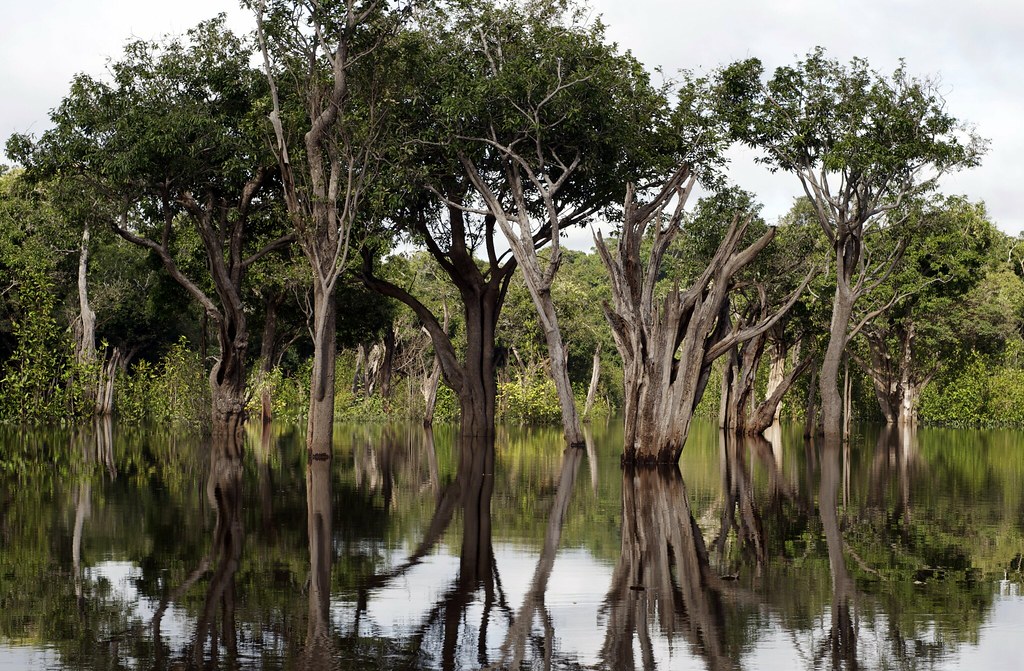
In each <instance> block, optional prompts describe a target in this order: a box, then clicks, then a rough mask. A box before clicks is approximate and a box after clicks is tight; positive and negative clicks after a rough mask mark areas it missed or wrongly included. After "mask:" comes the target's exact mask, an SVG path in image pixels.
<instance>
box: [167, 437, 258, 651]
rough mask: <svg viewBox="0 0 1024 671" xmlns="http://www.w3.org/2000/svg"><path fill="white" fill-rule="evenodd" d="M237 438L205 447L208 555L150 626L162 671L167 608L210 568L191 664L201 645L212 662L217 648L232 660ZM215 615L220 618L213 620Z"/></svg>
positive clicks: (238, 527) (240, 534)
mask: <svg viewBox="0 0 1024 671" xmlns="http://www.w3.org/2000/svg"><path fill="white" fill-rule="evenodd" d="M240 440H241V437H240V436H235V435H232V434H227V435H220V436H218V437H217V438H216V439H215V440H214V444H213V445H212V446H211V447H210V467H209V472H208V476H207V481H206V495H207V498H208V499H209V501H210V503H211V505H212V506H213V508H214V511H215V514H216V519H215V522H214V527H213V534H212V540H211V543H210V550H209V552H208V554H207V555H206V556H205V557H204V558H203V559H202V560H201V561H200V562H199V565H198V566H197V567H196V568H195V570H193V571H192V573H191V574H189V576H188V577H187V578H186V579H185V580H184V581H183V582H182V583H181V584H180V585H178V587H177V588H176V589H175V590H174V591H173V592H171V593H170V594H167V595H165V596H164V597H163V598H162V599H161V600H160V603H159V606H158V607H157V609H156V612H155V613H154V615H153V618H152V620H151V622H150V627H151V630H152V633H153V643H154V662H155V664H154V666H155V667H156V668H163V666H164V664H163V657H164V654H165V646H164V643H163V641H162V635H161V624H162V621H163V617H164V614H165V613H166V611H167V608H168V606H169V605H170V604H171V603H174V602H178V601H180V600H181V599H182V598H183V597H184V595H185V594H186V593H187V592H188V590H189V589H190V588H191V587H192V586H193V585H194V584H195V583H196V582H198V581H199V580H200V579H201V578H202V577H203V576H204V575H205V574H206V573H207V572H208V571H210V569H211V567H212V569H213V573H212V574H211V575H210V580H209V583H208V584H207V588H206V595H205V597H204V600H203V607H202V610H201V611H200V613H199V616H198V618H197V620H196V627H195V636H194V638H193V641H192V649H191V657H192V663H193V664H195V665H201V664H202V663H203V661H204V659H205V654H206V649H207V642H209V655H210V658H211V660H212V661H213V662H216V660H217V658H218V657H219V654H220V648H221V646H223V647H224V649H225V650H226V652H227V654H228V656H229V658H231V659H235V658H237V656H238V635H237V628H236V623H235V605H236V599H235V573H237V571H238V567H239V562H240V560H241V556H242V545H243V542H244V540H245V532H244V529H243V525H242V461H241V456H240V455H241V453H242V449H241V446H240V445H239V444H238V441H240ZM218 610H219V611H220V617H219V621H218Z"/></svg>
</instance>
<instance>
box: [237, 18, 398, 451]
mask: <svg viewBox="0 0 1024 671" xmlns="http://www.w3.org/2000/svg"><path fill="white" fill-rule="evenodd" d="M246 4H248V5H249V6H250V7H251V8H252V9H253V10H254V11H255V14H256V24H257V33H258V35H259V41H260V47H261V50H262V54H263V64H264V71H265V75H266V79H267V81H268V83H269V85H270V94H271V100H272V111H271V113H270V123H271V126H272V128H273V136H274V140H273V148H274V153H275V155H276V156H277V163H278V167H279V168H280V172H281V184H282V187H283V193H284V201H285V205H286V206H287V209H288V216H289V218H290V220H291V224H292V227H293V228H294V230H295V234H296V236H297V238H298V241H299V244H300V246H301V247H302V251H303V253H304V254H305V255H306V259H307V260H308V261H309V267H310V270H311V272H312V276H313V277H312V279H313V329H312V333H313V372H312V377H311V380H310V397H309V420H308V425H307V431H306V442H307V446H308V448H309V450H310V452H311V453H312V454H314V455H316V456H321V457H328V456H329V455H330V454H331V451H332V440H333V430H334V393H335V390H334V368H335V359H336V348H335V334H336V330H337V306H336V304H335V300H334V295H335V290H336V288H337V286H338V279H339V278H340V277H341V276H342V273H343V272H344V271H345V269H346V267H347V266H348V262H349V248H350V243H351V236H352V233H353V229H354V228H355V226H356V224H357V222H358V221H359V219H360V217H362V216H363V215H364V212H363V208H364V206H365V204H366V203H365V200H366V195H367V192H368V190H369V189H370V188H371V187H372V186H373V183H374V178H375V177H376V176H377V174H378V171H379V169H380V167H381V164H380V152H379V150H380V147H381V145H382V144H383V143H384V142H385V140H386V139H388V133H389V131H388V128H387V123H386V122H387V120H388V118H389V114H388V111H389V109H390V108H391V107H392V106H394V105H396V104H397V101H396V100H395V98H393V97H392V96H391V94H390V93H389V90H388V87H387V86H386V82H387V81H388V79H387V75H388V74H389V73H390V68H389V64H388V63H387V58H386V54H388V53H390V52H389V51H388V50H387V49H383V48H381V46H382V44H383V43H385V42H386V41H387V39H388V36H389V35H390V34H391V33H392V31H393V28H394V26H395V25H397V20H398V19H399V18H400V16H401V14H400V13H398V12H393V11H392V10H391V7H390V5H389V4H388V3H385V2H383V1H382V0H362V1H357V0H345V1H344V2H330V3H321V2H318V1H316V0H251V1H250V2H247V3H246Z"/></svg>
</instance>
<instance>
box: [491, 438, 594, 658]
mask: <svg viewBox="0 0 1024 671" xmlns="http://www.w3.org/2000/svg"><path fill="white" fill-rule="evenodd" d="M587 444H588V451H591V452H592V449H593V448H592V447H589V446H592V444H593V442H592V441H591V440H588V442H587ZM581 461H583V449H581V448H578V447H569V448H566V450H565V452H563V454H562V471H561V474H560V476H559V478H558V489H557V490H556V492H555V500H554V503H553V504H552V506H551V514H550V515H549V516H548V524H547V528H546V530H545V532H544V546H543V548H542V549H541V552H540V558H539V559H538V560H537V568H536V569H534V572H533V579H532V580H531V581H530V589H529V591H528V592H527V593H526V596H525V597H523V603H522V605H521V606H520V607H519V610H518V611H517V612H516V615H515V618H514V619H513V620H512V623H511V625H510V626H509V628H508V633H507V635H506V637H505V642H504V643H503V644H502V646H501V662H500V668H514V669H515V668H519V667H520V666H521V665H522V663H523V659H524V657H525V656H526V652H527V642H528V640H529V637H530V634H531V632H532V630H533V623H534V620H535V619H536V618H540V621H541V623H542V625H543V629H544V637H543V639H542V641H541V643H540V648H541V655H542V657H543V659H544V662H545V663H544V668H545V669H548V668H551V661H552V660H551V655H552V652H553V650H554V647H555V641H554V633H555V632H554V626H553V624H552V621H551V616H550V614H549V613H548V612H547V607H546V606H545V604H544V594H545V592H547V588H548V579H549V578H550V577H551V569H552V568H553V567H554V565H555V555H556V554H557V552H558V545H559V543H560V542H561V539H562V527H563V525H564V524H565V515H566V512H567V511H568V510H569V501H570V500H571V498H572V491H573V487H574V486H575V484H576V473H577V472H578V471H579V468H580V462H581ZM591 463H593V460H591ZM596 472H597V471H596V469H592V471H591V475H592V477H594V478H596Z"/></svg>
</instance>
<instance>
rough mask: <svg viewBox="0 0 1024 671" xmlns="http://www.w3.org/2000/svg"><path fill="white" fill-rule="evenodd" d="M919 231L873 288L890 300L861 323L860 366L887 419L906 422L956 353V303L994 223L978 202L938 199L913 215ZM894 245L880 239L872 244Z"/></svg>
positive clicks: (974, 273) (991, 238) (975, 276)
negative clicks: (882, 310) (892, 299)
mask: <svg viewBox="0 0 1024 671" xmlns="http://www.w3.org/2000/svg"><path fill="white" fill-rule="evenodd" d="M915 217H916V218H917V219H919V221H920V225H919V226H918V227H917V228H918V230H919V234H918V236H917V237H915V238H914V240H913V242H912V243H911V244H910V245H909V246H908V247H907V249H906V251H905V252H904V262H903V263H901V264H900V266H899V268H897V269H896V271H895V272H893V273H892V274H891V275H890V276H889V278H888V280H887V281H886V282H885V283H884V284H882V285H880V286H879V287H878V289H877V290H876V291H878V292H879V293H881V294H883V297H884V298H885V299H886V300H889V297H891V296H896V297H898V300H897V301H896V302H895V304H894V305H893V306H892V307H891V308H889V310H888V311H887V312H886V313H885V314H884V315H881V316H880V317H878V318H877V319H875V320H873V321H872V322H871V323H870V324H868V325H866V326H865V327H864V329H863V331H862V335H863V338H862V341H863V342H864V344H865V345H866V346H867V354H866V355H858V354H857V353H856V351H855V355H856V356H857V358H858V361H859V363H860V364H861V365H862V366H863V367H864V369H865V370H866V371H867V372H868V374H869V376H870V378H871V381H872V383H873V386H874V389H875V396H876V398H877V400H878V405H879V408H880V409H881V411H882V415H883V416H884V417H885V421H886V423H887V424H896V423H899V424H913V423H914V420H915V415H916V408H917V402H918V399H919V397H920V394H921V390H922V389H923V388H924V386H925V385H927V384H928V383H929V382H930V381H931V380H932V379H933V378H934V377H935V376H936V375H937V374H939V373H940V372H941V371H942V369H943V366H944V365H948V362H951V361H954V360H955V359H956V358H957V355H958V352H957V349H958V348H959V347H960V346H961V343H962V342H963V341H964V340H965V338H964V337H963V335H964V333H963V331H965V330H966V329H965V328H963V326H962V325H961V320H964V321H966V319H964V318H965V317H966V315H964V314H963V313H962V312H961V311H960V310H959V309H958V305H959V304H961V303H962V302H963V301H964V298H965V296H966V295H967V294H968V293H969V292H970V291H971V290H972V289H973V288H974V287H975V286H976V285H977V284H978V283H979V282H980V281H981V279H982V278H983V276H984V273H983V272H982V271H983V268H984V265H985V264H986V263H987V262H988V261H989V255H990V251H991V249H992V247H993V245H994V243H995V233H996V231H995V228H994V227H993V225H992V224H991V223H990V222H989V221H988V219H987V217H986V215H985V208H984V205H982V204H975V203H970V202H968V201H967V200H965V199H963V198H952V197H947V198H940V199H937V200H936V201H934V202H932V203H929V204H928V205H927V206H926V207H925V208H924V211H922V212H920V213H919V214H916V215H915ZM885 243H888V244H889V245H894V244H898V242H897V241H895V240H891V239H890V240H884V239H883V240H880V244H885Z"/></svg>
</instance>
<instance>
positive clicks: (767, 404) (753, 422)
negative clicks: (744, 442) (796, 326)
mask: <svg viewBox="0 0 1024 671" xmlns="http://www.w3.org/2000/svg"><path fill="white" fill-rule="evenodd" d="M813 362H814V358H813V357H810V356H809V357H807V358H805V359H804V360H803V361H801V362H800V363H798V364H796V366H794V367H793V369H792V370H791V371H789V373H788V374H786V375H785V376H783V378H782V380H781V381H779V382H778V383H777V384H776V386H775V388H774V390H773V391H772V392H771V393H770V394H768V396H767V397H766V398H765V399H764V401H762V402H761V403H760V404H758V405H757V406H756V407H755V408H754V411H753V412H752V413H751V414H750V417H749V418H748V419H747V423H746V432H747V434H748V435H761V434H763V433H764V432H765V430H767V429H768V427H770V426H773V425H776V424H778V423H779V408H781V407H782V399H783V398H785V396H786V393H788V392H789V390H790V389H791V388H792V386H793V383H794V382H796V379H797V378H798V377H799V376H800V375H802V374H803V372H804V371H805V370H807V369H808V368H809V367H810V366H811V364H812V363H813ZM773 364H774V362H773ZM812 375H813V373H812ZM810 387H811V389H810V393H811V394H812V395H813V393H814V389H813V387H814V379H813V377H812V379H811V383H810ZM809 402H810V401H809Z"/></svg>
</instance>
